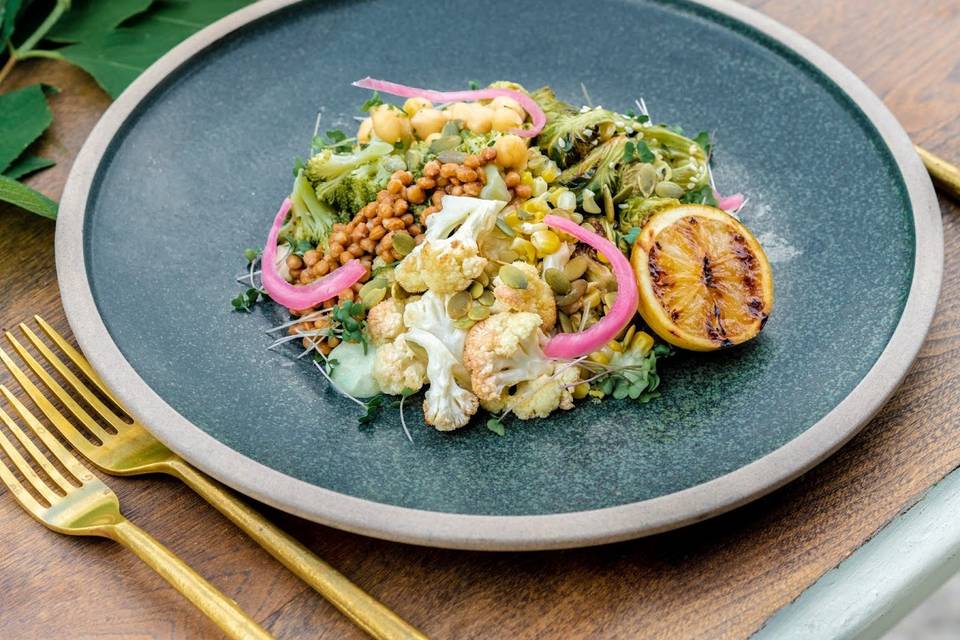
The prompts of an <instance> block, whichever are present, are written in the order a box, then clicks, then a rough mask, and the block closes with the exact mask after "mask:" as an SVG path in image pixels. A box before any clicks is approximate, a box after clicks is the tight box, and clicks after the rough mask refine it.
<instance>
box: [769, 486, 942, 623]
mask: <svg viewBox="0 0 960 640" xmlns="http://www.w3.org/2000/svg"><path fill="white" fill-rule="evenodd" d="M958 570H960V470H957V471H954V472H953V473H951V474H950V475H948V476H947V477H946V478H944V479H943V480H942V481H940V482H939V483H938V484H936V485H935V486H934V487H933V488H931V489H930V490H929V491H928V492H927V493H926V495H924V496H923V498H921V499H920V501H919V502H918V503H917V504H916V505H914V506H913V507H912V508H911V509H909V510H908V511H906V512H905V513H903V514H902V515H900V516H898V517H897V518H895V519H894V520H893V521H892V522H890V523H889V524H888V525H887V526H886V527H884V528H883V529H882V530H881V531H880V532H879V533H878V534H877V535H876V536H874V537H873V538H872V539H871V540H869V541H868V542H867V543H866V544H864V545H863V546H862V547H860V548H859V549H857V551H855V552H854V553H853V554H852V555H851V556H850V557H849V558H847V559H846V560H844V561H843V562H842V563H840V565H839V566H837V567H836V568H835V569H832V570H831V571H829V572H828V573H826V574H824V575H823V577H821V578H820V579H819V580H818V581H817V582H815V583H814V584H813V585H812V586H811V587H810V588H808V589H807V590H806V591H804V592H803V594H801V595H800V597H799V598H797V599H796V600H795V601H793V602H792V603H791V604H789V605H787V606H786V607H784V608H783V609H781V610H780V611H778V612H777V613H776V614H775V615H774V616H773V617H772V618H770V620H768V621H767V624H766V625H765V626H764V627H763V628H762V629H761V630H760V631H758V632H757V633H756V634H755V635H754V636H753V640H820V639H823V640H827V639H829V640H869V639H872V638H879V637H881V636H882V635H883V633H884V632H886V631H887V630H888V629H890V628H891V627H892V626H893V625H895V624H896V623H897V622H898V621H899V620H900V619H901V618H902V617H903V616H905V615H906V614H907V613H909V612H910V610H911V609H913V608H914V607H915V606H917V605H918V604H920V603H921V602H922V601H923V600H924V599H926V598H927V596H929V595H930V594H931V593H933V592H934V591H935V590H936V589H937V588H938V587H939V586H940V585H942V584H943V583H944V582H946V581H947V580H948V579H949V578H950V577H951V576H952V575H953V574H954V573H956V572H957V571H958ZM957 606H958V607H960V603H957Z"/></svg>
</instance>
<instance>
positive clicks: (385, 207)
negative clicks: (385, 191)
mask: <svg viewBox="0 0 960 640" xmlns="http://www.w3.org/2000/svg"><path fill="white" fill-rule="evenodd" d="M377 215H379V216H380V217H381V218H383V219H386V218H392V217H393V205H392V204H389V203H387V202H381V203H380V206H379V207H377Z"/></svg>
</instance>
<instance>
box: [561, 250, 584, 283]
mask: <svg viewBox="0 0 960 640" xmlns="http://www.w3.org/2000/svg"><path fill="white" fill-rule="evenodd" d="M586 270H587V259H586V258H584V257H583V256H575V257H573V258H571V259H570V261H569V262H567V264H565V265H564V266H563V275H565V276H567V280H570V281H571V282H572V281H574V280H576V279H577V278H579V277H580V276H582V275H583V272H584V271H586Z"/></svg>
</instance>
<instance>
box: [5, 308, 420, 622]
mask: <svg viewBox="0 0 960 640" xmlns="http://www.w3.org/2000/svg"><path fill="white" fill-rule="evenodd" d="M34 319H35V320H36V322H37V324H38V325H39V326H40V328H41V329H42V330H43V333H45V334H46V335H47V337H48V338H49V339H50V340H51V341H52V342H53V343H54V344H55V345H56V346H57V347H58V348H59V350H60V351H61V352H62V353H63V354H65V355H66V357H67V358H68V359H69V360H70V361H71V362H72V363H73V364H74V365H75V366H76V367H77V368H78V369H79V370H80V371H81V372H82V373H83V375H84V376H85V377H86V378H87V379H88V380H89V381H90V383H91V384H92V385H93V386H95V387H96V389H97V390H98V391H99V392H100V393H101V394H103V396H105V397H106V398H109V399H110V401H111V402H113V403H114V404H115V405H116V406H117V407H119V408H121V410H122V405H121V404H120V403H119V402H117V400H116V399H115V398H114V397H113V395H112V394H111V393H110V391H109V389H107V388H106V386H105V385H104V384H103V382H101V380H100V378H99V377H98V376H97V374H96V373H94V371H93V368H92V367H91V366H90V363H89V362H87V360H86V358H84V357H83V355H82V354H81V353H80V352H79V351H77V350H76V349H74V348H73V346H71V345H70V343H69V342H67V340H66V339H64V337H63V336H61V335H60V334H59V333H57V331H56V330H55V329H54V328H53V327H51V326H50V325H49V324H47V322H46V321H44V320H43V319H42V318H41V317H39V316H34ZM19 328H20V330H21V331H22V332H23V334H24V335H25V336H26V338H27V339H28V340H29V341H30V342H31V343H32V344H33V346H34V347H35V348H36V350H37V352H39V353H40V354H41V355H42V356H43V358H44V359H45V360H46V361H47V362H49V363H50V365H51V366H52V367H53V368H54V369H55V370H56V371H57V372H58V373H59V374H60V375H61V376H62V377H63V379H64V380H66V382H67V384H68V385H69V386H70V387H71V388H72V389H73V391H74V392H75V393H76V394H77V395H79V396H80V397H81V398H83V400H84V401H85V402H86V403H87V404H88V406H90V407H91V408H92V409H93V411H94V412H96V414H97V415H98V416H100V418H101V419H103V420H104V421H105V422H106V423H107V424H109V425H110V426H111V427H112V428H113V430H114V431H115V433H113V432H111V431H109V430H107V429H104V428H103V427H101V426H100V424H99V423H98V422H97V421H96V420H95V419H94V418H93V417H92V416H91V415H90V414H89V413H88V412H87V411H86V410H85V409H84V408H83V407H82V406H81V405H80V404H79V403H78V402H77V401H76V400H74V398H73V396H71V395H70V394H69V393H67V391H66V390H65V389H64V388H63V387H62V386H61V385H60V383H58V382H57V381H56V380H55V379H54V378H53V377H52V376H51V375H50V374H49V373H48V372H47V371H46V370H45V369H44V368H43V366H42V365H41V364H40V362H38V361H37V359H36V358H34V357H33V355H31V353H30V352H29V351H28V350H27V349H26V348H24V346H23V345H22V344H21V343H20V342H19V341H18V340H17V339H16V337H15V336H14V335H13V334H12V333H10V332H9V331H8V332H6V337H7V340H8V341H9V342H10V345H11V346H12V347H13V349H14V350H15V351H16V352H17V354H18V355H19V356H20V358H21V359H22V360H23V361H24V362H25V363H26V365H27V366H28V367H29V368H30V370H32V371H33V373H34V374H35V375H36V376H37V378H39V379H40V380H41V381H42V382H43V384H44V385H45V386H46V387H47V389H49V391H50V392H51V393H52V394H53V395H54V396H56V397H57V399H58V400H59V401H60V403H61V404H62V405H63V406H64V407H66V409H67V410H68V411H69V412H70V413H71V414H72V415H73V416H74V417H75V418H76V419H77V421H79V422H80V424H82V425H83V426H84V427H85V428H86V429H87V430H88V431H89V432H90V433H91V434H93V435H94V436H95V437H96V438H97V439H98V440H99V441H100V444H94V443H93V442H91V441H90V440H89V439H87V437H85V435H84V434H82V433H81V432H80V431H79V430H78V429H77V428H76V426H75V425H74V424H73V423H72V422H71V421H70V420H69V419H68V418H67V417H66V416H64V415H63V413H61V412H60V411H59V410H58V409H57V408H56V407H54V405H53V403H51V402H50V400H48V399H47V398H46V396H45V395H44V394H43V392H42V391H41V390H40V389H39V388H38V387H37V386H36V385H35V384H34V383H33V382H32V381H31V380H30V379H29V378H28V377H27V376H26V374H25V373H24V372H23V370H22V369H20V367H19V366H18V365H16V364H15V363H14V361H13V360H12V358H11V357H10V356H9V355H7V353H6V352H5V351H4V350H3V349H2V348H0V360H2V361H3V363H4V364H5V365H6V367H7V369H9V370H10V373H11V374H12V375H13V376H14V378H16V380H17V382H19V383H20V386H22V387H23V389H24V391H26V393H27V394H28V395H29V396H30V398H31V399H32V400H33V402H34V403H35V404H36V405H37V406H38V407H39V408H40V410H41V411H42V412H43V414H44V415H45V416H47V418H48V419H49V420H50V422H51V423H52V424H53V425H54V426H55V427H56V428H57V429H58V430H59V431H60V433H61V434H63V436H64V437H65V438H66V439H67V440H68V441H69V442H70V444H71V445H73V447H74V448H75V449H76V450H77V451H79V452H80V453H81V454H83V455H84V456H85V457H86V458H87V459H88V460H90V462H92V463H93V464H94V465H96V467H97V468H98V469H100V470H101V471H104V472H105V473H110V474H114V475H121V476H131V475H140V474H146V473H166V474H169V475H171V476H174V477H175V478H179V479H180V480H182V481H183V482H184V483H185V484H187V486H189V487H190V488H191V489H193V490H194V491H196V492H197V493H198V494H199V495H200V496H201V497H202V498H203V499H204V500H206V501H207V502H209V503H210V504H211V505H213V506H214V507H215V508H216V509H217V510H218V511H220V513H222V514H223V515H225V516H226V517H227V518H229V519H230V520H231V521H232V522H233V523H234V524H236V525H237V526H238V527H240V528H241V529H242V530H243V531H244V532H246V534H247V535H249V536H250V537H251V538H253V539H254V540H255V541H256V542H257V543H258V544H259V545H260V546H261V547H263V548H264V549H266V550H267V551H268V552H269V553H270V554H271V555H272V556H273V557H274V558H276V559H277V560H279V561H280V562H281V563H282V564H283V565H284V566H286V567H287V568H288V569H289V570H290V571H292V572H293V573H294V574H296V575H297V576H299V577H300V578H301V579H302V580H303V581H304V582H306V583H307V584H309V585H310V586H311V587H313V588H314V589H316V590H317V591H318V592H319V593H320V594H321V595H322V596H323V597H324V598H326V599H327V600H328V601H330V602H331V603H332V604H333V605H334V606H335V607H337V609H339V610H340V611H341V612H343V613H344V614H345V615H346V616H347V617H348V618H350V619H351V620H352V621H353V622H354V623H355V624H357V625H358V626H359V627H360V628H362V629H363V630H364V631H366V632H367V633H368V634H370V635H371V636H373V637H374V638H380V639H382V640H401V639H404V640H426V636H425V635H423V634H422V633H421V632H420V631H418V630H417V629H415V628H414V627H413V626H411V625H410V624H409V623H407V622H405V621H404V620H403V619H402V618H400V617H399V616H398V615H397V614H395V613H394V612H393V611H391V610H390V609H388V608H387V607H386V606H384V605H383V604H381V603H380V602H379V601H377V600H376V599H375V598H374V597H373V596H371V595H370V594H368V593H367V592H365V591H363V590H362V589H361V588H360V587H358V586H356V585H355V584H353V583H352V582H350V580H348V579H347V578H346V577H345V576H344V575H343V574H341V573H340V572H338V571H337V570H336V569H334V568H333V567H331V566H330V565H329V564H327V563H326V562H324V561H323V560H321V559H320V558H318V557H317V556H316V555H315V554H314V553H312V552H311V551H310V550H309V549H307V548H306V547H304V546H303V545H302V544H300V543H299V542H297V541H296V540H295V539H294V538H292V537H291V536H289V535H288V534H286V533H285V532H284V531H283V530H281V529H280V528H279V527H277V526H276V525H274V524H272V523H271V522H270V521H269V520H267V519H266V518H264V517H263V516H262V515H260V514H259V513H257V512H256V511H255V510H254V509H252V508H251V507H249V506H248V505H247V504H246V503H244V502H242V501H241V500H240V499H239V498H237V497H236V495H234V494H233V493H232V492H231V491H230V490H228V489H227V488H226V487H224V486H223V485H221V484H219V483H217V482H215V481H214V480H212V479H210V478H209V477H207V476H206V475H204V474H203V473H201V472H200V471H198V470H196V469H194V468H193V467H192V466H190V465H189V464H187V463H186V462H185V461H184V460H183V459H182V458H180V457H179V456H177V455H176V454H175V453H173V452H172V451H170V450H169V449H168V448H167V447H166V446H164V445H163V444H161V443H160V441H158V440H157V439H156V438H154V437H153V436H152V435H150V433H149V432H148V431H147V430H146V429H145V428H144V427H143V426H142V425H141V424H140V423H138V422H136V421H132V422H130V421H128V420H132V418H128V420H125V419H124V417H122V416H120V415H118V414H117V412H116V411H114V410H113V409H112V408H111V407H108V406H107V405H106V403H104V402H103V401H101V400H100V398H99V397H98V396H97V395H96V394H95V393H93V391H92V390H91V389H90V388H89V387H88V386H87V385H86V384H85V383H84V382H83V381H81V380H80V378H79V377H78V376H77V375H75V374H74V373H73V372H72V371H71V370H70V368H69V367H67V365H66V364H65V363H64V361H63V360H62V359H61V358H60V357H59V356H57V354H56V353H54V352H53V350H52V349H51V348H50V347H49V346H47V344H46V343H45V342H44V341H43V340H41V339H40V337H39V336H37V334H36V333H34V332H33V331H32V330H31V329H30V328H29V327H28V326H26V325H25V324H23V323H21V324H20V325H19Z"/></svg>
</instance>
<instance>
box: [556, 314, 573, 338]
mask: <svg viewBox="0 0 960 640" xmlns="http://www.w3.org/2000/svg"><path fill="white" fill-rule="evenodd" d="M559 317H560V328H561V329H563V332H564V333H573V323H572V322H570V316H568V315H567V314H565V313H563V312H560V314H559Z"/></svg>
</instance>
